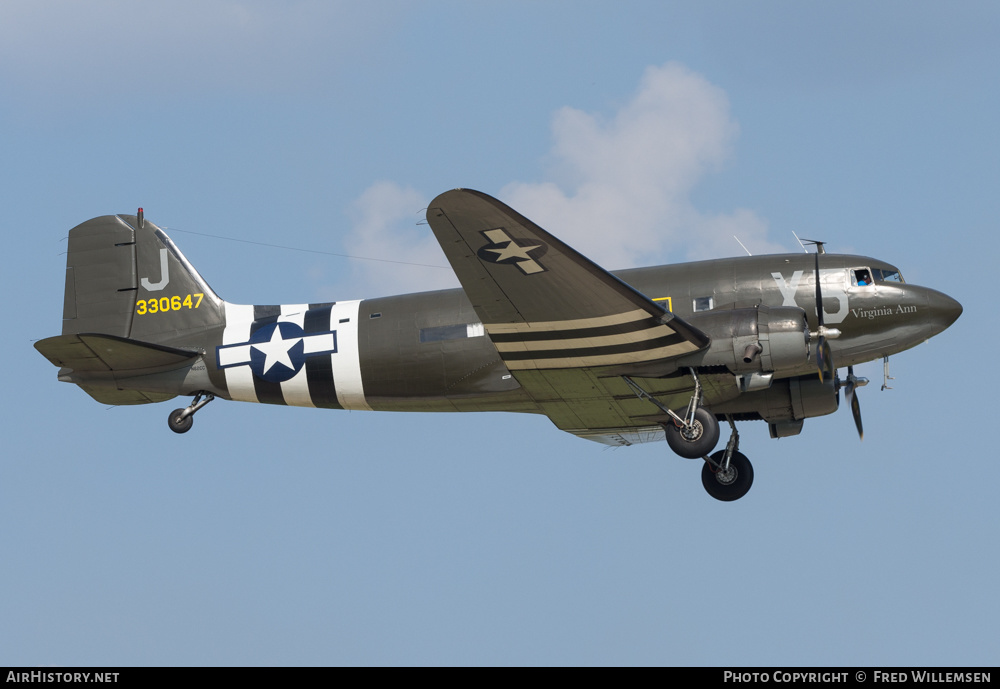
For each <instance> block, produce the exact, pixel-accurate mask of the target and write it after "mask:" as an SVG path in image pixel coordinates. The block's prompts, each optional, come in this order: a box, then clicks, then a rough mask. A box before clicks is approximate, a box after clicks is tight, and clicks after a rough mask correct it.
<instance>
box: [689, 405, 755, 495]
mask: <svg viewBox="0 0 1000 689" xmlns="http://www.w3.org/2000/svg"><path fill="white" fill-rule="evenodd" d="M726 421H728V422H729V426H730V427H731V428H732V429H733V430H732V433H731V434H730V435H729V442H727V443H726V449H725V450H719V451H718V452H716V453H714V454H713V455H712V456H711V457H705V458H704V460H705V465H704V466H703V467H702V468H701V485H703V486H705V490H706V491H708V494H709V495H711V496H712V497H713V498H715V499H716V500H722V501H723V502H732V501H733V500H739V499H740V498H742V497H743V496H744V495H746V494H747V491H749V490H750V486H752V485H753V465H752V464H751V463H750V460H749V459H747V456H746V455H745V454H743V453H742V452H740V450H739V447H740V433H739V431H737V430H736V424H735V423H733V417H731V416H726Z"/></svg>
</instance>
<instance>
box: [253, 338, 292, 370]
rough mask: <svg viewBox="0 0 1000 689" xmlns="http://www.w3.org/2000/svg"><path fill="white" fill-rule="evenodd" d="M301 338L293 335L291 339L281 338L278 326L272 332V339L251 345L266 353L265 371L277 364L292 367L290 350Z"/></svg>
mask: <svg viewBox="0 0 1000 689" xmlns="http://www.w3.org/2000/svg"><path fill="white" fill-rule="evenodd" d="M301 339H302V338H301V337H293V338H292V339H290V340H283V339H281V328H280V327H276V328H275V329H274V332H273V333H271V339H270V340H269V341H268V342H259V343H257V344H254V345H251V347H253V348H254V349H256V350H257V351H258V352H261V353H263V354H264V370H263V373H267V372H268V371H270V370H271V368H272V367H273V366H274V365H275V364H283V365H284V366H287V367H288V368H292V359H291V357H289V356H288V350H289V349H291V348H292V347H294V346H295V345H296V344H298V342H299V340H301Z"/></svg>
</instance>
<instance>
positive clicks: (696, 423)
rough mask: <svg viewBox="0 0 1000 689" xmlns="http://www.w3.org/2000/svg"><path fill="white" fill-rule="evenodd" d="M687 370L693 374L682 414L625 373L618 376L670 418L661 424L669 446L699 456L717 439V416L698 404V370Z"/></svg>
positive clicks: (699, 401)
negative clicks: (687, 399) (686, 404)
mask: <svg viewBox="0 0 1000 689" xmlns="http://www.w3.org/2000/svg"><path fill="white" fill-rule="evenodd" d="M688 370H689V371H690V372H691V377H692V378H694V394H693V395H691V400H690V401H689V402H688V406H687V410H686V411H685V412H684V416H683V417H682V416H680V415H679V414H677V413H676V412H674V411H673V410H672V409H669V408H668V407H667V406H666V405H664V404H663V403H661V402H660V401H659V400H658V399H656V398H655V397H653V396H652V395H650V394H649V393H648V392H646V391H645V390H643V389H642V388H641V387H639V386H638V385H637V384H636V383H635V381H633V380H632V379H631V378H629V377H628V376H622V379H623V380H624V381H625V383H626V384H627V385H628V386H629V387H630V388H631V389H632V392H634V393H635V394H636V396H637V397H638V398H639V399H644V400H648V401H649V402H652V403H653V404H655V405H656V406H657V407H658V408H659V409H660V411H662V412H663V413H664V414H667V415H668V416H669V417H670V418H671V419H673V422H672V423H671V422H667V423H664V424H663V430H664V432H665V433H666V435H667V444H668V445H669V446H670V449H671V450H673V451H674V452H676V453H677V454H679V455H680V456H681V457H686V458H687V459H700V458H701V457H704V456H705V455H707V454H708V453H709V452H711V451H712V450H713V449H714V448H715V446H716V445H717V444H718V443H719V420H718V419H716V418H715V414H713V413H712V412H710V411H708V410H707V409H705V408H704V407H702V406H701V400H702V391H701V381H700V380H698V373H697V372H696V371H695V370H694V369H693V368H692V369H688Z"/></svg>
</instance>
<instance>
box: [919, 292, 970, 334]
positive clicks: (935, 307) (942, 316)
mask: <svg viewBox="0 0 1000 689" xmlns="http://www.w3.org/2000/svg"><path fill="white" fill-rule="evenodd" d="M927 305H928V306H929V307H930V312H931V318H932V319H933V320H934V321H935V323H936V324H937V325H938V326H939V327H940V330H938V332H941V330H944V329H945V328H947V327H948V326H950V325H951V324H952V323H954V322H955V321H957V320H958V317H959V316H961V315H962V305H961V304H959V303H958V302H957V301H955V300H954V299H952V298H951V297H949V296H948V295H947V294H944V293H943V292H938V291H936V290H929V294H928V295H927Z"/></svg>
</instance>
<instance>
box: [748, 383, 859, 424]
mask: <svg viewBox="0 0 1000 689" xmlns="http://www.w3.org/2000/svg"><path fill="white" fill-rule="evenodd" d="M764 400H765V401H764V405H763V406H762V407H761V408H759V410H758V413H760V415H761V416H762V417H763V418H764V420H765V421H767V423H768V425H769V428H770V431H771V437H772V438H784V437H787V436H790V435H798V434H799V432H800V431H801V430H802V421H803V419H809V418H812V417H815V416H826V415H827V414H832V413H833V412H835V411H837V407H839V406H840V395H839V394H838V392H837V385H836V383H835V382H834V381H832V380H827V381H825V382H820V380H819V378H818V377H817V376H802V377H800V378H787V379H785V380H778V381H775V382H774V384H773V385H772V386H771V388H770V389H768V390H767V391H766V392H764Z"/></svg>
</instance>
